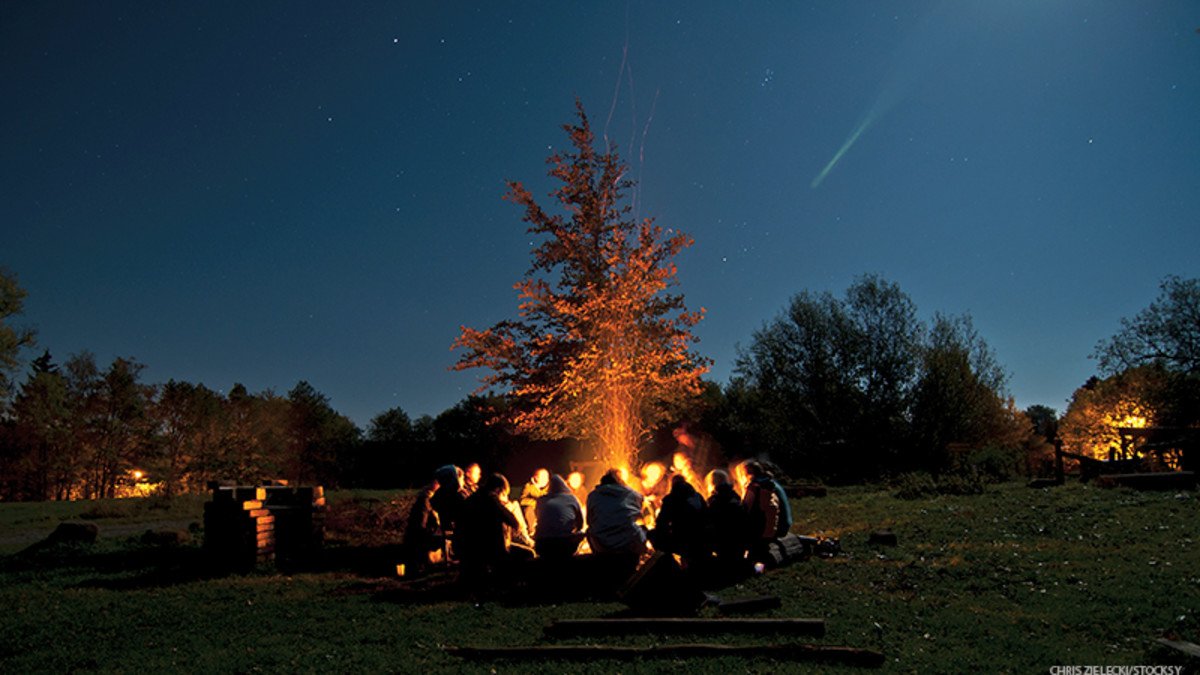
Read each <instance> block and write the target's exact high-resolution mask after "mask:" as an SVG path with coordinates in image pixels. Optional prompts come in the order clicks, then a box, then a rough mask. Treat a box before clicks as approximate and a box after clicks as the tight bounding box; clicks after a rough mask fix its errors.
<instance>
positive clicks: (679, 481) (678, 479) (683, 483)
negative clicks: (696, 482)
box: [671, 474, 696, 493]
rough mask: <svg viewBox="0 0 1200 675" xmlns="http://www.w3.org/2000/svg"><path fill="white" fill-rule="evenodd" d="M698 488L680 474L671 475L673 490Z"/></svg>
mask: <svg viewBox="0 0 1200 675" xmlns="http://www.w3.org/2000/svg"><path fill="white" fill-rule="evenodd" d="M695 491H696V489H695V488H693V487H692V484H691V483H689V482H688V481H687V478H684V477H683V476H682V475H680V474H675V475H674V476H671V492H673V493H674V492H695Z"/></svg>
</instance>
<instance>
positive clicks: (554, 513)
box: [533, 474, 584, 559]
mask: <svg viewBox="0 0 1200 675" xmlns="http://www.w3.org/2000/svg"><path fill="white" fill-rule="evenodd" d="M546 490H547V492H546V494H545V495H542V496H541V497H538V498H537V504H536V506H535V507H534V509H535V512H536V513H535V515H536V519H537V530H536V531H535V532H534V536H533V541H534V549H535V550H536V551H537V554H538V556H539V557H543V558H557V559H562V558H569V557H571V556H572V555H574V554H575V551H576V550H577V549H578V548H579V543H580V542H581V541H583V524H584V523H583V507H582V506H581V505H580V503H579V500H578V499H576V498H575V495H574V494H572V493H571V488H570V486H568V485H567V481H565V480H563V477H562V476H559V475H558V474H555V475H553V476H551V477H550V482H549V485H548V486H547V488H546Z"/></svg>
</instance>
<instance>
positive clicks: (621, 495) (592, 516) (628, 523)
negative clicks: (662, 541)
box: [587, 471, 646, 555]
mask: <svg viewBox="0 0 1200 675" xmlns="http://www.w3.org/2000/svg"><path fill="white" fill-rule="evenodd" d="M641 513H642V496H641V495H640V494H638V493H637V492H635V491H633V490H632V489H630V488H628V487H626V486H624V485H622V484H621V483H620V478H619V474H617V473H616V472H615V471H609V472H608V473H606V474H604V477H603V478H601V479H600V485H598V486H596V489H595V490H592V493H591V494H590V495H588V499H587V526H588V531H587V536H588V541H589V542H591V546H592V550H594V551H596V552H597V553H604V552H610V551H612V552H616V551H629V552H631V553H636V554H637V555H641V553H642V551H643V550H645V546H646V533H645V530H643V529H642V528H641V526H639V525H638V524H637V519H638V518H639V517H640V516H641Z"/></svg>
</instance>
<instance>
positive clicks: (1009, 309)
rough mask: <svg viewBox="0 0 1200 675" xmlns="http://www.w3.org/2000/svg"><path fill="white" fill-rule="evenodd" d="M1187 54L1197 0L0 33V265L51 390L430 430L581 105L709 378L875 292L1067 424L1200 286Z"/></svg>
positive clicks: (100, 8)
mask: <svg viewBox="0 0 1200 675" xmlns="http://www.w3.org/2000/svg"><path fill="white" fill-rule="evenodd" d="M479 4H480V5H482V4H483V3H479ZM504 5H517V6H509V7H506V6H504ZM1198 27H1200V5H1197V4H1196V3H1194V2H1154V3H1141V2H1120V3H1118V2H1094V3H1093V2H1079V1H1069V0H1066V1H1062V2H1053V3H1048V2H1041V1H1035V0H1028V1H1025V2H1017V1H1009V2H947V3H927V2H906V3H882V2H870V3H868V2H852V3H851V2H847V3H841V2H838V3H830V2H779V3H754V4H750V3H697V2H687V3H682V2H680V3H641V2H632V3H630V4H629V5H628V7H627V9H626V6H625V5H618V4H615V3H561V2H546V3H487V6H484V7H481V8H475V7H471V6H468V3H433V2H430V3H404V4H393V5H391V6H386V5H384V4H383V3H367V4H356V3H327V4H325V5H322V6H316V7H313V6H309V4H308V3H299V4H298V3H243V2H235V3H134V2H111V3H83V2H75V3H54V2H48V3H16V2H7V3H0V100H3V104H2V105H0V141H2V144H3V145H2V147H3V149H2V150H0V190H2V191H3V192H2V194H0V224H2V225H3V237H2V241H3V246H2V248H0V265H3V266H5V267H7V268H8V269H9V270H11V271H13V272H15V273H17V275H18V277H19V279H20V282H21V284H22V285H23V286H24V287H25V288H26V289H27V290H28V291H29V298H28V300H27V303H26V312H25V316H24V318H23V322H24V323H26V324H29V325H32V326H34V327H36V328H37V329H38V330H39V333H40V343H41V345H43V346H45V347H48V348H49V349H50V350H51V351H52V352H54V354H55V356H56V357H57V358H59V359H60V360H61V359H63V358H65V357H66V356H67V355H68V354H70V353H74V352H77V351H80V350H84V349H87V350H91V351H93V352H94V353H96V355H97V357H98V358H99V359H100V360H101V361H102V362H105V363H107V361H108V360H110V359H111V358H112V357H114V356H133V357H136V358H137V359H139V360H140V361H142V362H143V363H145V364H146V365H147V366H148V369H147V371H146V373H145V377H146V379H147V380H148V381H152V382H163V381H166V380H167V379H169V378H176V379H185V380H189V381H194V382H203V383H204V384H206V385H208V386H210V387H213V388H215V389H220V390H227V389H228V388H229V386H230V385H231V384H233V383H234V382H236V381H240V382H243V383H244V384H246V385H247V386H248V387H249V388H250V389H251V390H255V391H257V390H261V389H264V388H274V389H275V390H276V391H280V392H284V391H286V390H287V389H289V388H290V387H291V386H292V385H293V384H294V383H295V382H296V381H297V380H299V379H306V380H308V381H310V382H311V383H312V384H313V385H314V386H315V387H317V388H318V389H319V390H320V391H322V392H324V393H326V394H327V395H329V396H330V398H331V400H332V403H333V405H334V406H335V407H336V408H337V409H339V410H341V411H342V412H345V413H347V414H349V415H350V416H351V417H352V418H354V419H355V420H356V421H357V422H359V423H361V424H365V423H366V422H367V420H368V419H369V418H370V417H371V416H372V415H374V414H375V413H378V412H381V411H383V410H385V409H387V408H389V407H392V406H396V405H400V406H402V407H403V408H404V409H405V410H406V411H408V412H409V413H410V414H413V415H418V414H422V413H431V414H436V413H438V412H440V411H441V410H443V409H444V408H446V407H449V406H451V405H453V404H454V403H455V402H456V401H458V400H459V399H461V398H462V397H463V396H464V395H466V394H468V393H469V392H470V391H471V390H472V389H473V388H474V386H475V384H474V382H475V379H474V377H475V376H474V375H472V374H469V373H451V372H448V371H447V367H448V366H449V365H450V364H451V363H452V362H453V360H454V354H452V353H451V352H450V351H449V345H450V343H451V342H452V340H453V339H454V338H455V336H456V335H457V332H458V326H459V325H461V324H468V325H472V326H476V327H484V326H487V325H490V324H491V323H493V322H495V321H497V320H499V319H501V318H504V317H507V316H511V315H512V314H514V313H515V305H516V297H515V294H514V292H513V291H512V289H511V285H512V283H513V282H514V281H516V280H517V279H518V278H519V277H520V276H521V275H522V274H523V272H524V271H525V270H526V268H527V267H528V262H529V259H528V251H529V247H530V246H529V245H530V242H529V239H528V237H527V236H525V235H524V224H523V223H521V222H520V216H521V213H520V210H519V209H518V208H516V207H515V206H513V205H511V204H508V203H506V202H503V201H502V200H501V199H500V197H501V195H502V194H503V193H504V191H505V187H504V183H503V181H504V179H506V178H511V179H518V180H523V181H525V182H526V184H527V185H528V186H529V187H530V188H531V189H533V190H534V192H535V193H536V194H543V193H545V192H547V191H548V190H549V189H550V184H549V182H548V181H547V179H546V178H545V164H544V159H545V156H546V155H547V154H548V152H549V149H550V148H551V147H553V146H556V145H558V144H561V143H562V142H563V141H564V135H563V133H562V132H561V131H560V129H559V126H560V125H561V124H563V123H565V122H568V121H570V119H571V113H572V106H573V100H574V98H575V97H576V96H578V97H579V98H580V99H581V100H582V102H583V103H584V105H585V106H586V107H587V109H588V111H589V113H590V115H591V117H592V119H593V122H594V124H595V126H596V127H597V128H598V129H600V130H603V128H604V127H605V126H607V127H608V130H609V137H610V138H611V139H612V140H613V141H614V142H616V143H617V144H618V145H619V146H620V148H621V149H622V151H623V152H624V153H625V154H626V155H627V156H628V157H629V158H630V159H631V160H632V166H633V173H634V175H635V176H640V177H641V180H642V185H641V190H640V199H641V207H640V208H641V212H642V214H643V215H652V216H655V217H656V218H657V219H658V221H659V223H660V224H662V225H664V226H668V227H677V228H679V229H682V230H684V231H686V232H688V233H690V234H692V235H693V236H694V237H695V239H696V245H695V246H694V247H693V248H691V249H689V250H688V251H686V252H685V253H684V254H683V255H682V256H681V257H680V260H679V263H680V279H681V281H682V288H681V290H682V291H683V292H684V293H685V294H686V296H687V298H688V302H689V305H691V306H692V307H700V306H703V307H705V308H707V310H708V316H707V318H706V319H705V321H704V322H703V323H702V324H701V326H700V327H699V330H698V333H699V334H700V336H701V338H702V342H701V344H700V346H699V347H700V350H701V351H702V352H703V353H704V354H705V355H707V356H710V357H712V358H713V359H715V365H714V369H713V378H714V379H716V380H718V381H721V382H724V381H725V380H726V379H727V378H728V376H729V373H730V371H731V368H732V366H733V360H734V356H735V345H736V344H737V343H739V342H741V343H743V344H744V343H746V342H747V341H748V340H749V338H750V335H751V333H752V331H753V330H754V329H755V328H757V327H758V326H760V325H761V324H762V322H763V321H765V320H767V319H769V318H771V317H773V316H774V315H775V314H776V313H778V312H779V311H780V309H781V308H782V307H783V305H784V303H785V302H786V301H787V299H788V298H789V297H790V296H791V295H793V294H795V293H796V292H798V291H800V290H803V289H809V290H813V291H823V290H831V291H833V292H835V293H837V294H841V293H842V292H843V291H844V289H845V288H846V287H847V286H848V285H849V284H850V283H851V282H852V281H853V279H854V277H856V276H858V275H861V274H863V273H868V272H870V273H878V274H881V275H883V276H884V277H885V278H887V279H889V280H891V281H895V282H897V283H898V284H899V285H900V287H901V288H902V289H903V290H904V291H906V292H907V293H908V294H909V295H910V296H911V297H912V298H913V300H914V301H915V302H916V303H917V305H918V307H919V309H920V312H921V315H922V316H923V317H929V316H930V315H932V313H933V312H935V311H941V312H945V313H952V314H957V313H962V312H970V313H971V314H972V315H973V317H974V320H975V324H976V326H977V328H978V329H979V330H980V332H981V333H982V335H983V336H984V337H985V338H986V339H987V340H988V342H989V343H990V344H991V345H992V347H993V348H994V349H995V351H996V352H997V355H998V356H999V359H1000V361H1001V362H1002V363H1003V364H1004V365H1005V367H1006V368H1007V370H1008V371H1009V373H1010V374H1011V381H1010V389H1011V391H1012V393H1013V394H1014V395H1015V397H1016V399H1017V403H1018V404H1019V405H1021V406H1022V407H1024V406H1027V405H1030V404H1034V403H1042V404H1046V405H1050V406H1052V407H1055V408H1058V409H1059V410H1062V409H1063V408H1064V407H1065V400H1066V399H1067V398H1068V397H1069V396H1070V394H1071V392H1072V391H1073V390H1074V389H1075V388H1076V387H1077V386H1079V385H1080V384H1081V383H1082V382H1083V381H1084V380H1085V379H1086V378H1087V377H1088V376H1089V375H1091V374H1092V373H1093V372H1094V370H1095V363H1094V362H1093V361H1090V360H1089V359H1088V358H1087V356H1088V354H1089V353H1090V352H1091V350H1092V348H1093V346H1094V345H1095V343H1096V341H1097V340H1100V339H1102V338H1105V337H1107V336H1110V335H1112V334H1113V332H1114V331H1115V330H1116V329H1117V327H1118V322H1119V319H1120V318H1121V317H1123V316H1131V315H1133V314H1134V313H1136V312H1137V311H1138V310H1139V309H1141V308H1142V307H1145V306H1146V305H1147V304H1149V303H1150V301H1151V300H1152V299H1153V298H1154V297H1155V296H1156V294H1157V284H1158V282H1159V280H1160V279H1161V278H1162V277H1163V276H1164V275H1167V274H1178V275H1182V276H1189V277H1194V276H1196V275H1197V270H1198V267H1200V265H1198V262H1200V34H1197V28H1198ZM626 44H627V45H628V58H627V60H626V61H625V63H626V65H627V66H628V70H622V69H621V64H622V51H623V48H624V47H625V45H626ZM622 73H624V75H623V76H622ZM630 75H631V76H632V77H630ZM619 76H620V77H621V85H620V87H619V89H618V88H617V82H618V77H619ZM614 91H617V92H618V97H617V101H616V104H615V108H614V107H613V100H614ZM610 109H614V110H615V112H614V114H613V115H612V118H611V122H608V123H607V124H606V122H607V120H608V117H609V111H610ZM651 110H653V117H652V118H651V115H650V113H651ZM864 122H866V123H868V124H866V127H865V129H864V130H862V131H861V133H859V134H858V136H857V138H856V139H855V140H854V142H853V143H852V144H850V146H849V148H848V149H847V150H846V151H845V152H844V153H843V154H842V156H841V157H840V159H839V160H838V161H837V162H836V163H835V164H834V166H833V167H832V168H831V169H830V170H829V172H828V174H827V175H826V176H825V177H824V179H823V180H822V181H821V182H820V184H819V186H818V187H816V188H813V187H811V185H812V183H813V182H814V179H815V178H816V177H817V176H818V174H819V173H820V172H821V170H822V169H823V167H825V166H826V165H827V164H828V163H829V162H830V160H831V158H833V157H834V156H835V154H836V153H837V152H838V150H839V148H841V147H843V145H844V144H845V142H846V141H847V139H848V137H850V136H851V135H852V134H853V133H854V132H855V130H856V129H858V128H859V126H860V125H861V124H863V123H864ZM647 125H648V126H647ZM643 132H644V142H643ZM631 140H632V141H633V143H632V150H633V152H631V153H630V152H628V151H629V150H630V141H631Z"/></svg>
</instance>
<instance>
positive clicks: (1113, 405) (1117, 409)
mask: <svg viewBox="0 0 1200 675" xmlns="http://www.w3.org/2000/svg"><path fill="white" fill-rule="evenodd" d="M1171 379H1172V378H1171V373H1169V372H1168V371H1167V370H1166V369H1164V368H1163V367H1162V366H1161V365H1146V366H1141V367H1138V368H1130V369H1128V370H1124V371H1122V372H1120V373H1117V374H1116V375H1111V376H1109V377H1106V378H1104V379H1100V378H1096V377H1093V378H1090V379H1089V380H1088V381H1087V382H1085V383H1084V385H1083V386H1082V387H1080V388H1078V389H1076V390H1075V393H1074V394H1072V396H1071V402H1070V403H1069V404H1068V405H1067V412H1066V413H1064V414H1063V418H1062V421H1061V422H1060V423H1059V426H1058V433H1059V436H1060V437H1061V438H1062V440H1063V444H1064V445H1065V446H1066V448H1067V450H1069V451H1071V452H1075V453H1078V454H1081V455H1087V456H1090V457H1095V458H1096V459H1108V458H1109V453H1110V452H1119V451H1120V448H1121V443H1120V433H1119V432H1118V429H1119V428H1120V427H1146V426H1155V425H1157V424H1160V423H1161V421H1162V418H1161V410H1162V409H1163V407H1164V406H1165V405H1167V404H1168V403H1169V401H1168V400H1167V398H1166V395H1167V393H1168V392H1169V391H1170V389H1169V382H1170V380H1171Z"/></svg>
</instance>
